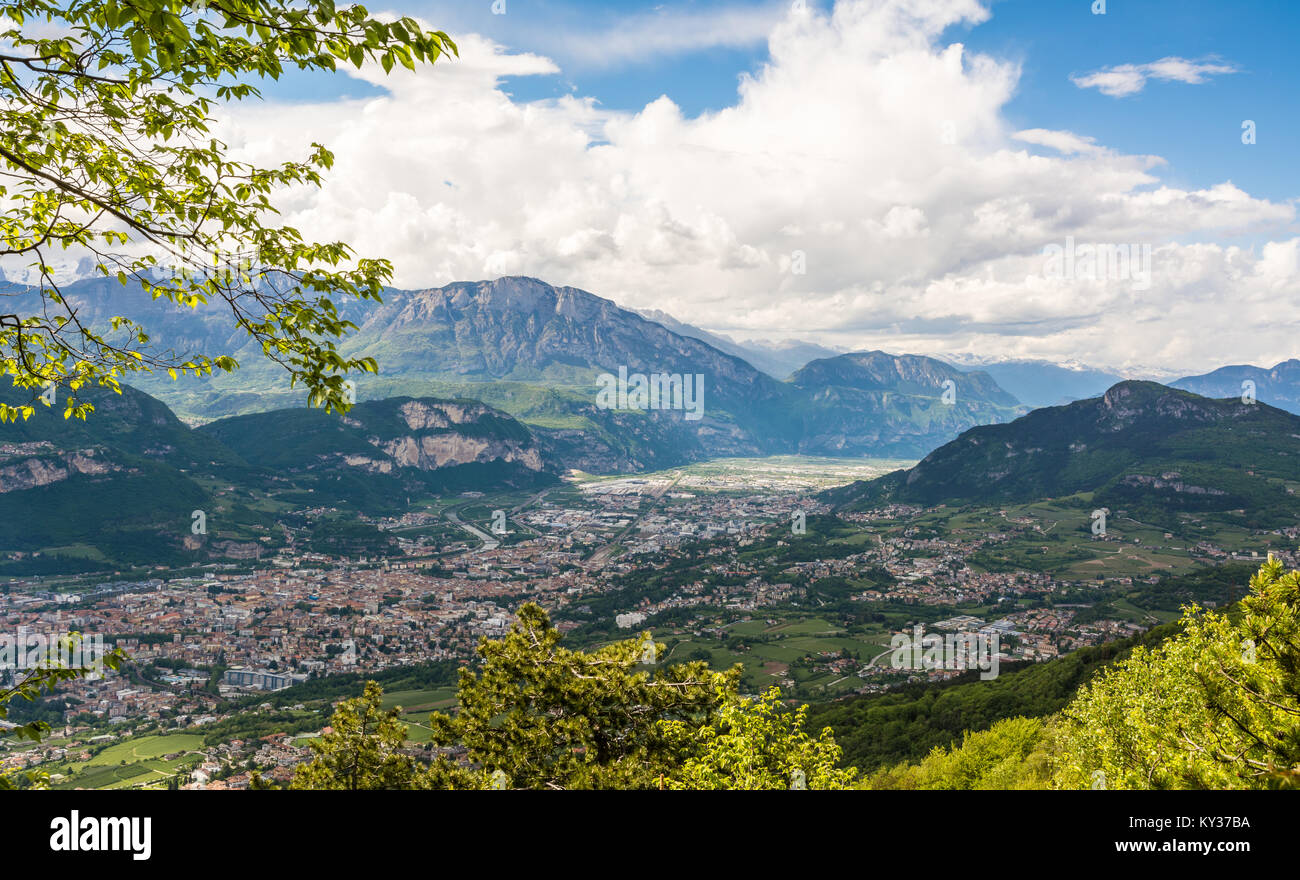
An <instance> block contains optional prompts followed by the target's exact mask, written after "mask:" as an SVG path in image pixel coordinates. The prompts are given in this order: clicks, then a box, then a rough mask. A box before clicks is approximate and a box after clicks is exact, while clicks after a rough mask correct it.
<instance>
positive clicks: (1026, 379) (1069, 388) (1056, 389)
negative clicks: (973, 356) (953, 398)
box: [954, 360, 1124, 408]
mask: <svg viewBox="0 0 1300 880" xmlns="http://www.w3.org/2000/svg"><path fill="white" fill-rule="evenodd" d="M954 366H956V367H957V368H958V369H960V370H963V371H971V370H978V371H980V372H983V373H987V374H988V375H990V376H992V377H993V380H994V381H996V382H997V383H998V384H999V385H1000V386H1002V387H1003V388H1005V389H1006V390H1007V391H1009V392H1010V393H1011V394H1013V395H1015V397H1016V399H1017V400H1019V401H1020V402H1021V403H1023V404H1025V405H1026V406H1030V407H1035V408H1037V407H1040V406H1057V405H1059V404H1062V403H1069V402H1070V401H1072V400H1083V399H1085V398H1088V397H1096V396H1097V395H1099V394H1101V393H1103V392H1104V391H1105V390H1106V389H1107V388H1109V387H1111V386H1112V385H1114V384H1115V383H1116V382H1122V381H1124V377H1123V376H1120V375H1117V374H1115V373H1108V372H1105V371H1103V370H1094V369H1090V368H1086V367H1078V368H1076V367H1071V366H1064V365H1061V364H1054V363H1051V362H1049V361H1040V360H1023V361H1021V360H1013V361H1000V362H996V363H983V364H956V363H954Z"/></svg>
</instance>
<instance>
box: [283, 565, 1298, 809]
mask: <svg viewBox="0 0 1300 880" xmlns="http://www.w3.org/2000/svg"><path fill="white" fill-rule="evenodd" d="M1250 586H1251V594H1250V596H1249V597H1247V598H1246V599H1244V600H1243V601H1242V603H1241V605H1240V608H1239V609H1234V610H1233V611H1231V612H1230V613H1223V614H1220V613H1210V612H1204V611H1202V610H1201V609H1199V608H1196V607H1191V608H1188V609H1187V610H1186V613H1185V615H1184V617H1183V619H1182V621H1181V625H1182V631H1181V632H1180V633H1178V634H1177V635H1175V636H1173V637H1171V638H1169V639H1167V640H1166V641H1165V642H1164V643H1162V644H1161V645H1159V646H1158V647H1156V648H1154V649H1150V650H1148V649H1144V648H1139V649H1136V650H1135V651H1134V652H1133V654H1132V655H1131V656H1130V657H1128V658H1127V659H1126V660H1124V661H1123V662H1120V663H1117V664H1115V665H1114V666H1112V667H1110V668H1108V669H1106V670H1104V671H1102V672H1101V673H1100V674H1098V675H1097V676H1096V677H1095V678H1094V680H1093V681H1092V682H1091V683H1090V684H1087V685H1085V686H1084V687H1082V688H1081V689H1080V691H1079V693H1078V694H1077V695H1076V697H1075V698H1074V700H1073V701H1072V702H1071V703H1070V704H1069V705H1068V706H1067V707H1066V708H1065V709H1064V710H1063V711H1061V712H1059V713H1057V714H1055V715H1052V716H1049V717H1046V718H1012V719H1008V720H1006V721H1001V722H999V723H997V724H994V725H993V726H992V727H991V728H989V729H988V730H985V731H980V732H973V733H972V732H968V733H967V734H965V735H964V737H963V739H962V741H961V742H960V743H958V744H954V745H953V746H952V747H950V748H936V749H934V751H933V752H931V754H930V755H929V756H927V757H926V758H925V759H924V760H922V761H921V762H920V763H918V764H907V763H904V764H900V765H898V766H896V767H890V768H884V769H880V770H877V771H875V772H874V773H870V774H867V775H865V776H863V775H860V774H859V773H858V772H857V770H855V769H854V768H842V767H839V766H838V765H839V763H840V761H841V752H840V749H839V747H838V746H837V745H836V743H835V740H834V738H833V736H832V732H831V730H830V729H829V728H827V729H824V730H822V731H821V732H820V733H819V734H817V735H816V736H814V735H811V734H809V733H808V732H807V731H806V730H805V727H804V722H805V714H804V710H803V709H802V708H801V709H799V710H797V711H790V710H788V709H787V708H786V707H785V706H783V705H782V704H781V702H780V700H779V699H778V693H777V691H776V690H775V689H774V690H772V691H769V692H768V693H766V694H764V695H762V696H761V697H759V698H757V699H747V698H745V697H742V696H741V695H739V694H738V692H737V686H738V683H739V668H738V667H737V668H733V669H731V670H728V671H726V672H713V671H710V670H709V669H708V667H707V665H706V664H704V663H702V662H696V663H687V664H681V665H676V666H667V667H663V666H659V665H657V664H653V663H652V662H649V663H648V662H646V661H647V660H651V661H652V660H653V658H655V657H656V656H658V654H659V652H661V651H662V650H663V646H662V645H659V644H656V643H654V642H653V641H652V640H651V639H650V636H649V633H645V634H642V636H641V637H640V638H638V639H632V640H629V641H624V642H618V643H616V644H613V645H610V646H608V647H605V648H602V649H600V650H598V651H595V652H592V653H583V652H579V651H570V650H568V649H565V648H563V647H562V646H561V645H560V640H561V636H560V633H559V632H558V631H557V630H556V629H555V628H554V627H553V626H552V625H551V622H550V620H549V618H548V617H547V615H546V613H545V612H544V611H543V610H542V609H541V608H539V607H537V606H536V605H531V604H530V605H525V606H524V607H523V608H522V609H521V610H520V612H519V620H518V622H517V623H516V624H515V625H514V627H512V629H511V631H510V632H509V634H507V636H506V637H505V638H504V639H502V640H500V641H489V640H486V639H485V640H484V641H483V642H482V643H481V645H480V647H479V653H480V655H481V656H482V658H483V663H482V666H481V667H480V669H479V671H477V672H473V671H470V670H462V672H461V680H460V688H459V702H460V711H459V712H457V713H456V714H454V715H448V714H444V713H434V714H433V715H432V716H431V717H430V726H431V727H432V729H433V747H434V748H435V749H436V753H435V756H434V758H433V760H432V763H431V764H426V763H425V761H422V760H420V759H419V755H420V753H419V752H418V751H415V750H411V749H408V748H407V747H406V743H405V738H406V730H405V727H404V725H402V724H401V722H400V721H399V720H398V715H399V710H397V709H393V710H389V711H387V712H385V711H383V710H382V709H381V700H382V691H381V690H380V688H379V686H378V685H376V684H375V683H373V682H371V683H370V684H368V685H367V687H366V690H365V693H364V695H363V696H361V697H359V698H356V699H352V700H345V701H343V702H342V703H340V704H339V706H338V709H337V711H336V713H335V715H334V720H333V722H332V727H333V730H332V732H331V733H328V734H326V736H324V737H323V738H322V739H319V740H317V741H315V742H314V743H313V744H312V747H313V749H314V751H315V753H316V754H315V758H314V760H312V761H311V762H310V763H308V764H304V765H302V766H300V767H299V768H298V770H297V773H296V774H295V776H294V778H293V782H292V784H291V787H292V788H298V789H314V788H320V789H376V788H378V789H404V788H409V789H482V788H512V789H522V788H531V789H555V790H559V789H584V788H599V789H607V788H635V789H791V788H794V789H798V788H808V789H844V788H867V789H896V788H919V789H995V788H996V789H1008V788H1009V789H1025V788H1094V789H1102V788H1115V789H1119V788H1293V787H1295V786H1296V784H1297V782H1298V781H1300V619H1298V617H1300V573H1298V572H1286V571H1284V569H1283V567H1282V565H1281V563H1280V562H1278V561H1277V560H1275V559H1272V558H1270V559H1269V561H1268V562H1267V563H1265V564H1264V565H1263V566H1262V567H1261V568H1260V570H1259V572H1258V574H1256V575H1255V576H1254V577H1253V578H1252V579H1251V584H1250Z"/></svg>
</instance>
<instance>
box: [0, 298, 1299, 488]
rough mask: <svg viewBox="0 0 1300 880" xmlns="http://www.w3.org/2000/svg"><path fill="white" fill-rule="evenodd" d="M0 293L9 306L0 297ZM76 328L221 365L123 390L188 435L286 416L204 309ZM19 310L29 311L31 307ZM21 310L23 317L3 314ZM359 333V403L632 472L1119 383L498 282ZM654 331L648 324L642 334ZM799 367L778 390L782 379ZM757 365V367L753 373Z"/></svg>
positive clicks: (886, 432) (125, 305) (929, 422)
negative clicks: (653, 401) (645, 385)
mask: <svg viewBox="0 0 1300 880" xmlns="http://www.w3.org/2000/svg"><path fill="white" fill-rule="evenodd" d="M5 293H6V294H7V295H9V296H12V297H16V298H17V299H19V300H21V299H22V298H23V297H24V296H33V295H32V294H30V293H24V292H23V289H22V288H20V287H18V286H16V285H12V284H10V285H7V286H6V288H5ZM65 296H66V297H67V299H68V301H69V302H70V303H72V304H73V306H74V307H75V308H76V309H77V310H78V314H79V315H80V317H81V319H82V320H83V321H86V322H87V323H89V324H91V325H93V326H97V327H103V326H105V325H106V324H107V323H108V319H109V318H110V317H111V316H114V315H123V316H126V317H129V318H131V319H133V320H135V321H138V322H140V323H142V324H143V325H144V326H145V327H147V328H148V329H149V330H150V332H151V333H153V334H154V336H155V338H160V339H164V340H166V342H167V344H168V346H169V347H170V348H172V349H173V350H175V351H176V352H177V353H179V354H188V353H192V352H196V351H207V352H230V353H233V354H234V356H235V357H236V359H237V360H239V362H240V364H241V369H240V370H239V371H238V372H236V373H234V374H232V375H224V376H217V377H211V378H204V379H193V378H189V377H187V378H185V379H183V380H182V381H181V382H179V383H176V382H171V381H169V380H168V379H167V378H166V377H162V376H157V375H155V376H138V377H132V381H133V383H134V384H135V385H137V387H139V388H140V389H141V390H143V391H146V392H148V393H149V394H151V395H153V396H155V397H157V398H158V399H160V400H163V401H164V402H166V403H167V404H168V406H170V407H171V408H172V409H173V411H175V412H176V414H177V415H179V416H180V417H181V418H182V419H184V420H185V421H187V422H189V423H191V424H198V423H203V422H210V421H213V420H217V419H221V418H226V417H232V416H242V415H249V414H252V413H256V412H268V411H274V410H287V409H295V408H298V407H299V406H300V405H301V403H302V400H301V394H300V392H298V391H295V390H293V389H291V388H290V387H289V384H288V381H287V377H286V376H285V375H284V374H283V373H282V371H280V370H279V368H278V367H276V366H274V365H273V364H270V363H269V362H267V361H266V360H265V359H264V358H263V357H262V356H261V352H260V350H257V349H256V348H255V347H254V346H252V345H251V344H249V343H248V342H247V340H246V339H244V338H242V337H241V336H240V335H239V333H238V332H237V331H232V330H231V329H230V327H229V326H228V323H227V322H226V320H225V319H224V316H223V315H222V314H221V312H220V310H219V309H200V310H197V311H195V310H190V309H184V308H179V307H175V306H171V305H168V304H165V303H159V302H155V301H150V300H148V299H147V298H145V297H142V296H140V295H139V293H138V292H137V291H135V290H129V289H127V288H124V287H123V286H122V285H120V284H119V283H118V282H117V281H115V280H111V279H103V278H101V279H89V280H83V281H79V282H76V283H75V284H72V285H69V286H68V287H67V288H66V289H65ZM33 303H34V300H33ZM16 305H18V306H20V307H22V305H23V304H22V303H21V302H20V303H18V304H16ZM339 306H340V310H341V312H342V314H343V316H344V317H345V318H347V319H348V320H351V321H353V322H354V323H356V324H357V325H358V328H359V329H358V330H357V331H356V332H355V333H353V334H352V335H350V336H349V337H348V338H347V339H346V340H345V341H344V343H343V345H342V350H343V352H344V353H345V354H347V355H349V356H371V357H374V358H376V360H377V361H378V362H379V364H380V372H379V374H378V375H376V376H364V377H358V379H357V394H358V396H359V398H360V399H361V400H363V401H364V400H384V399H389V398H394V397H410V398H426V397H431V398H436V399H443V400H455V399H461V400H478V401H482V402H483V403H485V404H487V405H489V406H491V407H494V408H495V409H498V410H500V411H502V412H505V413H509V414H510V415H511V416H513V417H515V418H516V419H518V420H519V421H521V422H523V423H525V424H527V425H528V426H529V428H530V430H531V431H532V433H533V436H534V437H535V438H536V440H537V443H538V445H539V448H543V449H546V450H548V451H549V452H550V453H551V455H552V459H553V460H554V461H558V462H560V463H561V464H562V465H563V466H564V467H568V468H577V469H580V470H584V471H590V472H597V473H608V472H636V471H643V470H647V469H652V468H662V467H671V466H676V465H679V464H682V463H686V462H689V461H695V460H700V459H705V458H712V457H720V456H744V455H767V454H785V453H805V454H814V455H846V456H871V455H874V456H888V457H904V458H920V457H922V456H924V455H926V454H928V453H929V452H931V451H932V450H934V449H936V448H937V447H939V446H941V445H942V444H944V443H946V442H948V441H950V440H952V439H953V438H955V437H956V436H957V435H958V434H959V433H961V432H962V431H964V430H966V429H968V428H971V427H974V426H976V425H987V424H997V423H1002V422H1007V421H1009V420H1011V419H1013V418H1015V417H1017V416H1019V415H1022V414H1023V413H1024V412H1025V411H1026V409H1028V408H1031V407H1036V406H1043V405H1054V404H1059V403H1064V402H1068V401H1070V400H1075V399H1079V398H1089V397H1093V396H1096V395H1098V394H1100V393H1101V392H1102V391H1104V390H1105V389H1106V388H1109V387H1111V386H1112V385H1113V384H1115V382H1116V381H1119V377H1118V376H1116V375H1115V374H1113V373H1109V372H1106V371H1100V370H1088V369H1083V368H1075V367H1074V366H1064V365H1056V364H1051V363H1047V362H1042V361H1003V362H996V363H986V364H973V363H969V362H965V363H946V362H944V361H941V360H938V359H935V358H929V357H924V356H920V355H893V354H887V353H884V352H879V351H874V352H851V353H836V352H831V351H830V350H829V349H824V348H820V347H818V346H813V345H810V344H801V343H787V344H783V345H777V344H768V343H744V344H741V343H734V342H732V341H731V340H729V339H727V338H725V337H722V336H720V335H717V334H712V333H709V332H707V331H704V330H700V329H699V328H696V327H692V326H690V325H687V324H683V323H682V322H679V321H676V320H675V319H673V318H672V317H671V316H668V315H665V314H663V313H660V312H652V313H648V314H649V317H647V316H646V315H643V314H637V313H635V312H633V311H630V310H628V309H623V308H620V307H619V306H618V305H616V304H615V303H613V302H612V301H610V300H607V299H603V298H601V297H598V296H595V295H593V294H590V293H587V292H585V291H582V290H578V289H576V288H572V287H554V286H551V285H549V284H546V283H544V282H542V281H539V280H537V279H533V278H522V277H505V278H498V279H495V280H491V281H480V282H465V283H456V284H451V285H447V286H446V287H442V288H434V289H429V290H416V291H402V290H390V291H387V292H386V293H385V299H384V302H383V303H382V304H375V303H370V302H365V303H360V302H356V301H351V302H348V301H343V302H341V303H339ZM652 319H653V320H652ZM809 355H822V356H819V357H813V359H812V360H809V361H807V362H805V363H802V364H801V365H800V366H799V367H798V368H797V369H794V370H793V372H791V373H789V374H788V375H787V376H786V377H785V378H784V379H781V378H778V376H780V375H781V374H782V373H785V372H786V370H787V369H788V368H789V367H791V366H793V365H794V364H796V363H797V362H799V361H801V360H803V358H804V357H806V356H809ZM755 361H757V362H758V363H760V364H763V366H764V367H765V368H766V371H765V370H764V369H760V368H759V367H758V366H755V365H754V362H755ZM620 368H622V369H624V370H625V371H626V372H627V373H628V374H631V375H635V374H637V373H644V374H653V373H659V374H664V375H669V376H677V377H681V378H683V379H684V378H687V377H695V376H699V377H702V378H701V382H702V386H701V393H702V404H703V407H702V418H699V419H698V420H694V421H693V420H691V419H688V418H686V417H685V414H684V413H683V412H681V411H673V410H661V409H639V408H624V409H619V408H607V407H604V406H602V404H601V402H600V400H599V399H598V396H597V388H598V382H599V379H600V377H601V375H602V374H606V375H612V374H615V373H617V372H618V371H619V370H620ZM1247 378H1249V379H1251V380H1252V381H1254V382H1255V383H1256V394H1257V397H1258V399H1259V400H1260V401H1261V402H1264V403H1272V404H1275V405H1277V406H1280V407H1282V408H1286V409H1293V410H1297V409H1300V362H1297V361H1287V362H1285V363H1283V364H1279V365H1278V366H1277V367H1274V368H1273V369H1272V370H1264V369H1261V368H1255V367H1227V368H1223V369H1221V370H1218V371H1215V372H1214V373H1210V374H1208V375H1206V376H1201V377H1186V378H1183V379H1180V380H1178V381H1177V382H1175V383H1173V384H1174V385H1175V386H1177V387H1182V388H1186V389H1188V390H1193V391H1198V392H1200V393H1204V394H1207V395H1211V396H1220V397H1225V398H1236V397H1240V396H1241V394H1242V382H1243V381H1244V380H1245V379H1247Z"/></svg>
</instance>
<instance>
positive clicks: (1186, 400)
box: [828, 381, 1300, 527]
mask: <svg viewBox="0 0 1300 880" xmlns="http://www.w3.org/2000/svg"><path fill="white" fill-rule="evenodd" d="M1297 480H1300V417H1297V416H1294V415H1292V414H1290V413H1287V412H1284V411H1282V410H1280V409H1275V408H1274V407H1271V406H1268V405H1267V404H1256V405H1246V404H1243V403H1241V402H1240V401H1234V400H1227V401H1222V400H1211V399H1209V398H1205V397H1199V396H1197V395H1195V394H1191V393H1189V392H1187V391H1181V390H1177V389H1173V388H1167V387H1165V386H1163V385H1158V384H1156V383H1154V382H1134V381H1129V382H1121V383H1119V384H1118V385H1115V386H1114V387H1113V388H1111V389H1110V390H1108V391H1107V392H1106V393H1105V395H1103V396H1102V397H1099V398H1093V399H1090V400H1081V401H1076V402H1074V403H1070V404H1067V405H1065V406H1058V407H1047V408H1044V409H1037V410H1034V411H1033V412H1031V413H1029V414H1028V415H1026V416H1024V417H1022V418H1019V419H1017V420H1015V421H1014V422H1012V423H1010V424H1006V425H987V426H982V427H978V428H972V429H971V430H969V431H966V432H965V433H963V434H962V435H961V436H960V437H958V438H957V439H956V440H954V441H952V442H951V443H948V444H946V445H944V446H942V447H940V448H939V449H936V450H935V451H934V452H931V453H930V454H929V455H927V456H926V457H925V458H924V459H923V460H922V461H921V462H920V463H918V464H917V465H916V466H915V467H913V468H912V469H910V470H906V471H895V472H894V473H892V474H888V475H886V476H884V477H881V478H880V479H877V480H872V481H870V482H859V483H855V484H853V485H851V486H847V487H844V488H842V489H837V490H834V491H833V492H831V493H829V495H828V498H830V499H831V500H832V501H834V502H835V503H837V504H839V505H842V506H847V507H852V508H868V507H873V506H876V505H879V504H883V503H890V502H903V503H916V504H923V505H932V504H937V503H940V502H949V503H959V504H967V503H968V504H985V505H989V504H1000V503H1006V502H1020V501H1031V500H1036V499H1042V498H1054V497H1060V496H1067V495H1072V494H1074V493H1076V492H1091V493H1094V494H1093V496H1092V498H1091V499H1090V500H1089V501H1088V502H1087V504H1088V505H1089V506H1092V507H1109V508H1111V509H1113V510H1117V509H1121V508H1127V509H1129V510H1130V512H1132V511H1141V512H1142V513H1141V515H1142V516H1144V517H1145V516H1150V517H1152V518H1153V519H1152V520H1151V521H1159V519H1157V518H1167V517H1170V516H1173V515H1175V514H1176V512H1178V511H1185V512H1196V511H1202V512H1203V511H1218V512H1230V511H1239V516H1240V519H1241V520H1242V522H1243V524H1245V525H1253V526H1259V527H1265V526H1267V527H1275V526H1277V525H1279V524H1287V525H1294V524H1295V523H1296V522H1297V513H1298V512H1300V504H1298V503H1297V499H1296V497H1295V496H1294V495H1292V494H1290V493H1289V492H1288V491H1287V488H1286V483H1287V482H1295V481H1297Z"/></svg>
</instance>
